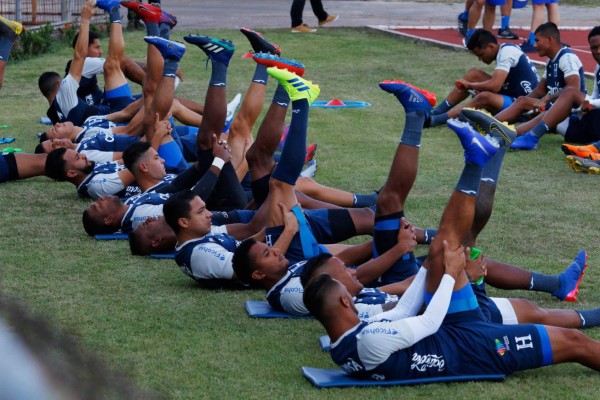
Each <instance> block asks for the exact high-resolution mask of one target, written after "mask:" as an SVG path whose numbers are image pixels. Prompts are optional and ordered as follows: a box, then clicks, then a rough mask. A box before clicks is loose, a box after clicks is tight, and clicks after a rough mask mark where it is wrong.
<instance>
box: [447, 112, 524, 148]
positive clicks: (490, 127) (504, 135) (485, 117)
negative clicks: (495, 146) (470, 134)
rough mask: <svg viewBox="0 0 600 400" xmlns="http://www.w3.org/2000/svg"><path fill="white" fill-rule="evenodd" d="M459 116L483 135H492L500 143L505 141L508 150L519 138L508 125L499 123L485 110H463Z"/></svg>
mask: <svg viewBox="0 0 600 400" xmlns="http://www.w3.org/2000/svg"><path fill="white" fill-rule="evenodd" d="M459 116H460V117H461V118H464V119H465V120H466V121H467V122H468V123H469V124H470V125H471V126H472V127H473V128H475V130H477V131H479V132H480V133H481V134H484V135H490V136H491V137H493V138H496V139H498V140H499V141H500V140H501V141H504V145H505V146H506V147H507V148H508V146H510V145H511V144H512V142H513V141H514V140H515V139H516V138H517V132H516V131H515V130H514V129H513V128H512V127H511V126H510V125H508V124H506V123H504V122H500V121H498V120H497V119H496V118H494V117H493V116H492V115H491V114H489V113H488V112H487V111H484V110H477V109H474V108H463V109H462V110H461V111H460V114H459Z"/></svg>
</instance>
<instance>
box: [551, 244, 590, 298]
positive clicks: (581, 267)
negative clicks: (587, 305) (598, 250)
mask: <svg viewBox="0 0 600 400" xmlns="http://www.w3.org/2000/svg"><path fill="white" fill-rule="evenodd" d="M587 257H588V255H587V252H586V251H585V249H583V250H581V251H580V252H579V253H577V255H576V256H575V259H574V260H573V263H572V264H571V265H569V266H568V267H567V269H565V270H564V272H563V273H562V274H560V275H559V276H558V279H559V280H560V288H559V289H558V290H556V291H555V292H552V296H554V297H556V298H558V299H559V300H564V301H568V302H575V301H577V294H578V293H579V284H580V283H581V278H583V275H584V274H585V269H586V268H587V266H588V264H587V262H586V261H585V260H586V258H587Z"/></svg>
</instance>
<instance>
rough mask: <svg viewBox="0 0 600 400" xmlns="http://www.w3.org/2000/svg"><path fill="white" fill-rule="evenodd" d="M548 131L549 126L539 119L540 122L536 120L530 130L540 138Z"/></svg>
mask: <svg viewBox="0 0 600 400" xmlns="http://www.w3.org/2000/svg"><path fill="white" fill-rule="evenodd" d="M549 131H550V128H549V127H548V125H546V124H545V123H544V122H543V121H540V122H538V124H537V125H536V126H534V127H533V129H532V130H531V131H530V132H531V133H533V134H534V135H535V136H537V137H538V138H541V137H542V136H544V135H545V134H546V133H548V132H549Z"/></svg>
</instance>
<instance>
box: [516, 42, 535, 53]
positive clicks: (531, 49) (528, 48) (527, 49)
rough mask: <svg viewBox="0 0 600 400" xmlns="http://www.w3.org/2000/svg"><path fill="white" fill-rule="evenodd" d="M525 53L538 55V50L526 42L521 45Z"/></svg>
mask: <svg viewBox="0 0 600 400" xmlns="http://www.w3.org/2000/svg"><path fill="white" fill-rule="evenodd" d="M519 47H520V48H521V51H522V52H523V53H537V49H536V48H535V47H534V46H533V45H532V44H531V43H529V40H526V41H524V42H523V43H521V44H520V45H519Z"/></svg>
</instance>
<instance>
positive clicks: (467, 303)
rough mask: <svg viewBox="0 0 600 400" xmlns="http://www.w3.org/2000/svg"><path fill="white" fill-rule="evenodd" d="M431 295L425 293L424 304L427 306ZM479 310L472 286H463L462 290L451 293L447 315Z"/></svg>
mask: <svg viewBox="0 0 600 400" xmlns="http://www.w3.org/2000/svg"><path fill="white" fill-rule="evenodd" d="M432 298H433V293H429V292H427V291H426V292H425V304H427V305H429V303H430V302H431V299H432ZM477 308H479V303H477V297H476V296H475V293H474V292H473V286H472V285H465V286H464V287H463V288H461V289H459V290H456V291H454V292H452V297H450V305H449V306H448V312H447V314H455V313H459V312H464V311H470V310H476V309H477Z"/></svg>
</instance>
